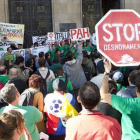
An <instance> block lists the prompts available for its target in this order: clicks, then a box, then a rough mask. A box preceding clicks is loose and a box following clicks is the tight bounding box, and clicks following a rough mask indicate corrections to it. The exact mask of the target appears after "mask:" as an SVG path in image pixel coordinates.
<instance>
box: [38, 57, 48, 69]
mask: <svg viewBox="0 0 140 140" xmlns="http://www.w3.org/2000/svg"><path fill="white" fill-rule="evenodd" d="M38 64H39V67H40V68H41V67H46V60H45V59H43V58H42V59H39V60H38Z"/></svg>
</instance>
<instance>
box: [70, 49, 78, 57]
mask: <svg viewBox="0 0 140 140" xmlns="http://www.w3.org/2000/svg"><path fill="white" fill-rule="evenodd" d="M74 49H75V48H74V47H71V48H70V50H71V51H73V50H74ZM74 57H75V58H77V57H78V54H77V49H75V51H74Z"/></svg>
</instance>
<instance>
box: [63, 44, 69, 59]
mask: <svg viewBox="0 0 140 140" xmlns="http://www.w3.org/2000/svg"><path fill="white" fill-rule="evenodd" d="M63 50H64V52H63V56H64V57H65V56H66V54H67V53H68V51H69V50H70V46H69V45H65V46H64V47H63Z"/></svg>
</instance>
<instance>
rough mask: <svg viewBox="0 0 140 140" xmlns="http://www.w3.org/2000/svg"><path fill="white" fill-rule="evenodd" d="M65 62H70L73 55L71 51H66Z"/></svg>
mask: <svg viewBox="0 0 140 140" xmlns="http://www.w3.org/2000/svg"><path fill="white" fill-rule="evenodd" d="M65 59H66V61H71V60H72V59H73V53H72V51H68V53H67V54H66V57H65Z"/></svg>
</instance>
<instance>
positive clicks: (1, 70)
mask: <svg viewBox="0 0 140 140" xmlns="http://www.w3.org/2000/svg"><path fill="white" fill-rule="evenodd" d="M0 75H7V69H6V66H5V65H0Z"/></svg>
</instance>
